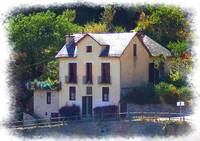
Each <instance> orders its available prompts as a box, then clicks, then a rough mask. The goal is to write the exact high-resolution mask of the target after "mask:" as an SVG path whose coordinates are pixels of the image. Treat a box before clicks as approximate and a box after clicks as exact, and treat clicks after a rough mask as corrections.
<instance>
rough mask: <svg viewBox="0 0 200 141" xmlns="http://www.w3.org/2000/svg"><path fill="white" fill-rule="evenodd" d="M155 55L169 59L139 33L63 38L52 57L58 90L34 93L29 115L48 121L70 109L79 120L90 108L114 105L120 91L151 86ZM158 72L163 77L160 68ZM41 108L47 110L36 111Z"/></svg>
mask: <svg viewBox="0 0 200 141" xmlns="http://www.w3.org/2000/svg"><path fill="white" fill-rule="evenodd" d="M160 54H162V55H164V56H165V57H166V58H168V57H170V56H171V53H170V52H169V51H168V50H167V49H166V48H164V47H163V46H161V45H160V44H158V43H156V42H155V41H154V40H152V39H151V38H149V37H148V36H146V35H144V34H142V33H136V32H131V33H99V34H97V33H95V34H94V33H87V34H73V35H67V36H66V44H65V45H64V46H63V48H62V49H61V50H60V51H59V52H58V54H57V55H56V59H58V61H59V80H60V82H61V85H62V86H61V88H62V89H61V90H59V91H56V92H54V91H39V90H35V91H34V112H35V113H36V114H37V115H39V116H41V117H52V116H55V115H57V113H58V110H59V109H60V108H61V107H63V106H65V105H73V104H75V105H78V106H79V107H80V110H81V115H82V116H84V115H92V114H93V109H94V108H95V107H101V106H107V105H116V106H119V104H120V103H119V101H120V97H121V95H122V94H123V93H124V91H125V90H126V89H128V88H130V87H134V86H138V85H141V84H144V83H154V82H155V81H156V79H157V77H158V75H159V72H158V71H156V70H155V69H154V65H153V61H154V60H155V59H156V58H157V57H158V56H159V55H160ZM164 71H165V73H167V72H168V68H167V66H166V65H165V70H164ZM40 95H44V96H42V97H43V98H41V96H40ZM38 96H40V98H38ZM38 99H40V100H38ZM49 99H50V101H51V102H50V104H49V103H48V100H49ZM38 101H39V102H38ZM44 103H45V104H44ZM47 103H48V104H47ZM41 105H47V106H44V107H42V109H43V110H41V109H40V108H39V107H38V106H41ZM39 109H40V110H39ZM45 110H46V111H45Z"/></svg>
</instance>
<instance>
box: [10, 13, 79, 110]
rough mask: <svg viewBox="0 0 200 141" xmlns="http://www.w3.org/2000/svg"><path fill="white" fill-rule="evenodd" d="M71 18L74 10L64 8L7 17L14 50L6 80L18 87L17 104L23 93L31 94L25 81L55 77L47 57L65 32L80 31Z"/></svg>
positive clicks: (52, 53) (55, 71) (50, 57)
mask: <svg viewBox="0 0 200 141" xmlns="http://www.w3.org/2000/svg"><path fill="white" fill-rule="evenodd" d="M74 19H75V11H72V10H67V11H64V12H63V14H62V15H59V16H56V15H55V13H53V12H51V11H47V12H39V13H34V14H29V15H27V16H26V15H24V14H19V15H17V16H14V17H11V19H10V20H9V21H8V27H7V31H8V36H9V40H10V42H11V45H12V49H13V51H14V53H13V56H12V57H13V58H12V60H13V61H12V62H11V63H10V66H9V68H11V69H12V70H10V80H9V81H10V83H12V84H13V85H14V87H15V88H16V89H17V90H18V91H15V94H14V95H15V97H17V98H16V99H19V101H20V102H18V103H22V104H21V105H20V107H25V105H26V102H27V98H26V97H29V98H30V97H31V95H32V94H31V92H28V91H27V90H26V87H25V83H26V82H27V81H33V80H35V79H38V78H39V79H40V80H41V79H44V80H43V81H45V79H48V80H50V81H53V80H51V79H58V78H57V76H56V75H57V73H58V70H57V69H54V73H55V74H53V75H52V72H50V70H51V67H52V65H56V63H55V64H54V63H52V62H50V61H52V60H54V59H55V57H54V56H55V53H56V52H57V51H58V50H59V49H60V46H61V45H63V44H64V36H65V35H66V34H68V33H74V32H80V31H81V27H80V26H78V25H77V24H74V23H73V20H74ZM48 62H50V63H48ZM46 70H48V71H46ZM42 75H44V76H45V77H42ZM48 75H51V76H50V77H49V76H48ZM47 76H48V77H47ZM19 87H20V88H19ZM22 105H23V106H22Z"/></svg>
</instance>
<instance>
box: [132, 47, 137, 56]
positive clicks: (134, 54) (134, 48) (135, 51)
mask: <svg viewBox="0 0 200 141" xmlns="http://www.w3.org/2000/svg"><path fill="white" fill-rule="evenodd" d="M133 56H137V45H136V44H133Z"/></svg>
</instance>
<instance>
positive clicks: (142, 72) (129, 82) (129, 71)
mask: <svg viewBox="0 0 200 141" xmlns="http://www.w3.org/2000/svg"><path fill="white" fill-rule="evenodd" d="M133 44H136V45H137V55H136V56H133ZM120 61H121V88H126V87H133V86H137V85H140V84H141V83H145V82H148V79H149V77H148V72H149V69H148V65H149V63H150V62H152V59H151V58H150V57H149V54H148V52H147V50H146V49H145V48H144V46H143V45H142V43H141V42H140V41H139V39H138V38H137V37H136V36H135V37H134V38H133V39H132V40H131V42H130V43H129V45H128V47H127V48H126V49H125V50H124V53H123V54H122V56H121V57H120Z"/></svg>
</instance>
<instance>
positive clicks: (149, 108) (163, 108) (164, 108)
mask: <svg viewBox="0 0 200 141" xmlns="http://www.w3.org/2000/svg"><path fill="white" fill-rule="evenodd" d="M127 111H128V112H173V113H179V111H180V108H179V107H177V106H172V105H168V104H148V105H144V106H141V105H137V104H127ZM182 111H184V112H185V113H191V112H192V108H191V107H188V106H187V107H182Z"/></svg>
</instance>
